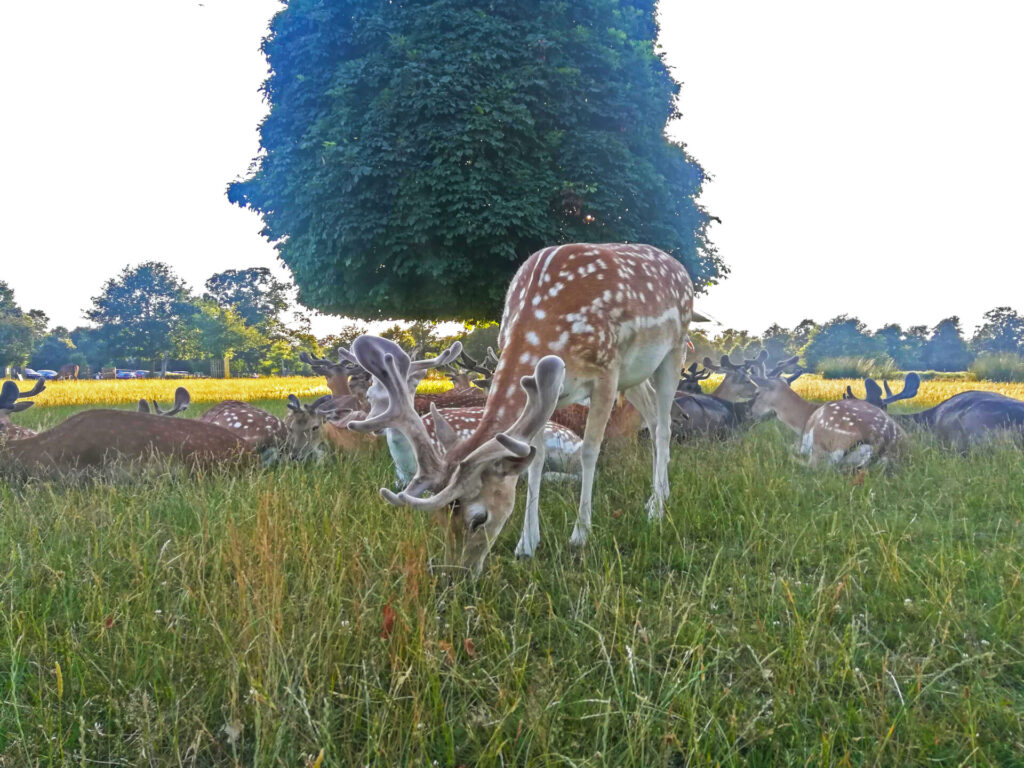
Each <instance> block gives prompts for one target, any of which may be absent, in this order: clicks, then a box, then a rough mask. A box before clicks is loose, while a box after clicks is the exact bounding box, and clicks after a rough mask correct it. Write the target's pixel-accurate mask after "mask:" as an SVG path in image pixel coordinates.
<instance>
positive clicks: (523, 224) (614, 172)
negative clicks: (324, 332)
mask: <svg viewBox="0 0 1024 768" xmlns="http://www.w3.org/2000/svg"><path fill="white" fill-rule="evenodd" d="M655 5H656V2H655V0H585V1H584V0H507V1H506V2H495V1H494V0H405V1H404V2H382V1H381V0H293V1H292V2H290V3H289V5H288V7H287V8H286V9H285V10H283V11H281V12H280V13H279V14H278V15H277V16H276V17H275V18H274V20H273V23H272V25H271V30H270V33H269V35H268V36H267V38H266V40H265V41H264V45H263V50H264V53H265V54H266V56H267V59H268V61H269V64H270V67H271V76H270V77H269V79H268V80H267V81H266V83H265V84H264V90H265V94H266V97H267V99H268V100H269V102H270V104H271V111H270V114H269V116H268V117H267V118H266V120H265V121H264V123H263V124H262V125H261V126H260V141H261V146H262V149H263V154H261V156H260V157H258V158H257V159H256V160H255V161H254V165H253V173H252V175H251V176H250V178H248V179H247V180H245V181H241V182H236V183H234V184H232V185H231V186H230V187H229V191H228V195H229V198H230V199H231V200H232V201H233V202H235V203H237V204H239V205H243V206H249V207H251V208H253V209H254V210H256V211H259V212H260V213H261V214H262V216H263V220H264V223H265V228H264V230H263V234H264V235H265V236H266V237H267V238H269V239H270V240H272V241H274V242H275V243H276V244H277V247H278V250H279V253H280V256H281V258H282V259H283V260H284V262H285V263H286V264H287V265H288V266H289V267H290V268H291V270H292V272H293V273H294V275H295V279H296V282H297V284H298V287H299V291H300V294H299V296H300V300H301V301H302V302H303V303H305V304H307V305H309V306H315V307H317V308H319V309H321V310H323V311H326V312H338V313H345V314H348V315H354V316H358V317H364V318H371V317H381V316H400V317H406V318H410V319H412V318H431V319H441V318H444V319H447V318H479V319H485V318H491V317H496V316H497V315H498V313H499V309H500V307H501V304H502V301H503V298H504V292H505V288H506V286H507V284H508V281H509V279H510V278H511V275H512V274H513V272H514V271H515V269H516V268H517V266H518V265H519V264H520V263H521V262H522V261H523V260H524V259H525V258H526V257H527V256H528V255H529V254H530V253H531V252H533V251H534V250H536V249H538V248H540V247H542V246H544V245H550V244H556V243H563V242H571V241H584V242H587V241H590V242H610V241H626V242H636V241H641V242H648V243H651V244H653V245H656V246H658V247H660V248H663V249H665V250H666V251H668V252H670V253H672V254H673V255H675V256H676V257H677V258H679V259H680V260H681V261H682V262H683V263H684V264H685V265H686V266H687V268H688V269H689V271H690V274H691V275H692V276H693V277H694V279H695V281H696V282H697V283H698V285H706V284H708V283H709V282H711V281H713V280H714V279H715V278H716V277H718V276H719V275H721V274H722V273H723V271H724V268H723V267H722V265H721V263H720V261H719V260H718V258H717V256H716V255H715V253H714V250H713V248H712V247H711V246H710V244H709V243H708V241H707V238H706V236H705V230H706V225H707V223H708V215H707V214H706V213H705V212H704V211H703V210H701V209H700V208H699V207H698V206H697V205H696V203H695V202H694V198H695V196H696V195H697V194H698V192H699V191H700V187H701V184H702V182H703V180H704V173H703V171H702V169H701V168H700V166H699V165H698V164H697V163H696V162H695V161H693V160H692V159H691V158H689V157H688V156H687V155H686V153H685V151H684V149H683V148H682V147H681V146H677V145H673V144H671V143H670V142H669V141H668V140H667V139H666V137H665V135H664V128H665V124H666V121H667V120H668V119H669V118H670V117H672V116H674V115H675V114H676V107H675V100H676V97H677V95H678V92H679V86H678V85H677V84H676V83H675V82H673V80H672V79H671V77H670V76H669V73H668V71H667V69H666V67H665V65H664V63H663V62H662V61H661V59H660V58H659V57H658V55H657V54H656V53H655V50H654V45H653V40H654V38H655V36H656V33H657V29H656V24H655Z"/></svg>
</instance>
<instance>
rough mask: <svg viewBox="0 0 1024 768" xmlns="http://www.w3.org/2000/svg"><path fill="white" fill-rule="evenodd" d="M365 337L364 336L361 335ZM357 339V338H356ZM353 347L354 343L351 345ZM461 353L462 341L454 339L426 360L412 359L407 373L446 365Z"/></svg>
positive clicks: (413, 373) (418, 372)
mask: <svg viewBox="0 0 1024 768" xmlns="http://www.w3.org/2000/svg"><path fill="white" fill-rule="evenodd" d="M362 338H365V337H362ZM357 341H358V339H357ZM352 346H353V348H355V344H353V345H352ZM461 354H462V342H461V341H456V342H455V343H454V344H452V345H451V346H450V347H448V349H446V350H445V351H444V352H442V353H441V354H439V355H438V356H437V357H431V358H429V359H427V360H413V361H411V362H410V363H409V375H413V376H415V375H418V374H420V372H421V371H422V372H423V373H426V372H427V371H428V370H429V369H430V368H437V367H439V366H442V365H448V364H449V363H450V362H451V361H452V360H454V359H455V358H457V357H458V356H459V355H461ZM407 359H408V357H407Z"/></svg>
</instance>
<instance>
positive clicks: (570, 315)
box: [349, 243, 693, 572]
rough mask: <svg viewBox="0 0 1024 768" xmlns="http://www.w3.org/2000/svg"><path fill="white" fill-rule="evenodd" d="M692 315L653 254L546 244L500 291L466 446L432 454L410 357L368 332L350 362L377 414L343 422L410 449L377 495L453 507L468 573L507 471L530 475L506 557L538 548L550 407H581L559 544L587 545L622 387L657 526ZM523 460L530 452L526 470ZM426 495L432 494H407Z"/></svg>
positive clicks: (682, 287)
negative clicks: (410, 462) (575, 476)
mask: <svg viewBox="0 0 1024 768" xmlns="http://www.w3.org/2000/svg"><path fill="white" fill-rule="evenodd" d="M692 307H693V285H692V283H691V282H690V278H689V275H687V273H686V270H685V269H684V268H683V266H682V265H681V264H680V263H679V262H678V261H676V260H675V259H673V258H672V257H670V256H668V255H667V254H665V253H663V252H662V251H659V250H658V249H656V248H653V247H651V246H647V245H627V244H620V243H612V244H603V245H592V244H586V243H575V244H568V245H562V246H554V247H550V248H545V249H543V250H540V251H538V252H536V253H535V254H533V255H532V256H530V258H529V259H527V260H526V261H525V262H524V263H523V265H522V266H521V267H520V268H519V270H518V272H517V273H516V276H515V277H514V278H513V280H512V283H511V285H510V286H509V290H508V294H507V297H506V301H505V310H504V314H503V317H502V324H501V329H500V331H499V338H498V341H499V344H500V346H501V350H502V355H501V360H500V362H499V363H498V366H497V368H496V369H495V372H494V378H493V381H492V384H491V389H490V392H489V394H488V398H487V403H486V406H485V409H484V414H483V417H482V418H481V420H480V423H479V425H478V427H477V429H476V431H475V432H474V433H473V434H472V435H471V436H469V437H468V438H466V439H465V440H462V441H459V442H458V443H456V444H455V445H453V446H452V447H451V448H450V449H449V450H447V451H446V452H444V453H443V454H442V453H441V452H439V451H438V450H437V449H436V448H435V447H434V445H433V443H432V442H431V441H430V438H429V435H427V433H426V430H425V427H424V426H423V422H422V421H421V420H420V419H419V418H418V417H417V416H416V413H415V411H414V410H413V408H412V403H411V398H410V397H409V391H408V388H407V386H408V385H407V381H406V377H407V372H408V370H409V368H410V366H411V363H410V361H409V359H408V356H407V355H405V353H404V352H401V350H400V349H397V345H394V344H390V345H389V343H388V342H386V341H385V340H383V339H378V338H376V337H370V336H363V337H361V338H360V339H357V340H356V342H355V343H354V344H353V345H352V354H353V355H354V356H355V358H356V359H357V361H358V362H359V364H360V365H362V366H363V367H364V368H366V369H367V370H369V371H370V373H372V374H373V376H374V377H375V378H376V379H377V380H379V381H380V382H381V383H382V385H383V386H384V387H385V388H386V393H387V396H388V405H387V408H386V410H384V412H383V413H379V415H374V412H373V411H371V417H370V418H369V419H368V420H367V421H365V422H354V423H352V424H350V425H349V426H350V428H351V429H362V430H375V429H382V428H384V427H391V428H395V429H398V430H400V431H401V432H402V433H403V434H405V436H406V438H407V439H408V440H409V442H410V443H411V444H412V446H413V449H414V451H415V453H416V460H417V472H416V477H415V478H414V479H413V480H412V482H411V483H410V484H409V486H408V487H407V488H406V490H405V491H404V492H402V493H400V494H397V495H396V494H393V493H391V492H390V491H388V490H386V489H384V490H382V495H384V497H385V498H386V499H387V500H388V501H390V502H391V503H394V504H403V505H407V506H410V507H414V508H418V509H423V510H439V509H445V508H447V507H448V506H449V505H451V504H454V505H455V506H454V507H453V510H454V514H453V516H452V521H453V522H452V525H453V528H458V529H459V531H460V535H462V536H464V538H465V543H464V549H463V551H464V553H466V554H465V555H464V558H463V562H464V564H466V565H467V566H468V567H469V568H471V569H472V570H473V571H474V572H479V570H480V568H481V567H482V564H483V560H484V557H485V556H486V554H487V551H488V549H489V548H490V545H491V542H492V541H493V540H494V538H495V537H496V536H497V534H498V532H499V531H500V530H501V528H502V527H503V526H504V524H505V522H506V520H507V519H508V516H509V514H510V513H511V510H512V504H513V502H514V499H515V481H516V475H518V474H520V473H522V472H523V471H527V473H528V475H527V479H528V488H527V503H526V516H525V522H524V528H523V534H522V536H521V538H520V541H519V545H518V546H517V548H516V552H517V554H519V555H521V556H531V555H533V554H534V552H535V550H536V547H537V544H538V542H539V541H540V522H539V509H538V503H539V491H540V481H541V475H542V472H543V460H542V459H543V454H544V451H545V445H544V429H543V428H544V425H545V423H546V422H547V421H548V419H549V418H550V416H551V413H552V411H553V410H554V408H555V406H556V405H562V406H565V405H568V404H569V403H571V402H580V401H582V400H584V399H586V398H588V397H589V398H590V411H589V413H588V417H587V426H586V429H585V431H584V437H583V447H582V449H581V463H582V478H583V479H582V492H581V494H580V506H579V511H578V517H577V523H576V526H575V528H574V530H573V535H572V538H571V539H570V542H571V544H572V545H574V546H580V545H582V544H583V543H584V542H585V541H586V538H587V535H588V534H589V532H590V526H591V523H590V519H591V505H592V492H593V482H594V473H595V469H596V464H597V457H598V453H599V451H600V446H601V441H602V439H603V437H604V432H605V427H606V425H607V423H608V418H609V416H610V415H611V410H612V406H613V405H614V403H615V400H616V398H617V395H618V392H619V391H623V392H625V394H626V397H627V399H628V400H629V401H630V403H631V404H633V405H634V406H635V407H636V408H637V409H638V410H639V411H640V412H641V414H642V415H643V417H644V420H645V422H646V423H647V424H648V427H649V429H650V430H651V432H652V434H653V435H654V440H653V441H652V442H653V447H654V463H653V464H654V466H653V470H654V471H653V475H654V483H653V485H654V488H653V493H652V495H651V497H650V499H649V500H648V502H647V511H648V516H649V517H650V518H652V519H658V518H660V517H662V516H663V515H664V508H665V500H666V498H667V497H668V492H669V486H668V453H669V439H670V434H669V430H670V411H671V407H672V398H673V395H674V394H675V387H676V380H677V378H678V372H679V369H680V368H681V367H682V361H683V353H684V347H685V338H686V331H687V327H688V325H689V322H690V316H691V312H692ZM456 346H458V347H459V348H460V349H461V345H456ZM453 349H454V348H453ZM451 351H452V350H449V351H448V353H450V352H451ZM448 353H445V355H442V356H441V357H446V355H447V354H448ZM457 356H458V353H457V352H456V353H455V354H454V355H452V356H451V357H449V358H447V359H445V360H443V361H441V362H439V363H437V364H445V363H447V362H449V361H450V360H451V359H454V357H457ZM531 374H532V375H531ZM524 400H525V404H524ZM534 455H539V456H540V458H538V460H537V461H536V462H532V459H533V457H534ZM424 491H430V492H431V494H432V495H431V496H430V497H428V498H419V495H420V494H421V493H423V492H424ZM456 521H457V522H456Z"/></svg>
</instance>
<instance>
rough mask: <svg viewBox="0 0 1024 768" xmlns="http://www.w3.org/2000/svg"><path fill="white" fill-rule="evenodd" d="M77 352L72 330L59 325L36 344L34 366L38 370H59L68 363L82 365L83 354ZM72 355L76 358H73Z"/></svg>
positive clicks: (33, 356) (33, 357)
mask: <svg viewBox="0 0 1024 768" xmlns="http://www.w3.org/2000/svg"><path fill="white" fill-rule="evenodd" d="M76 352H77V350H76V349H75V343H74V342H73V341H72V340H71V332H70V331H69V330H68V329H67V328H65V327H64V326H60V325H59V326H57V327H56V328H54V329H53V330H52V331H50V332H49V333H48V334H46V335H45V336H43V338H41V339H40V340H39V342H38V344H36V348H35V350H33V352H32V367H33V368H35V369H36V370H39V369H47V368H49V369H51V370H54V371H59V370H60V368H61V366H63V365H67V364H68V363H76V364H77V365H82V362H81V355H76ZM72 357H75V358H76V359H74V360H72Z"/></svg>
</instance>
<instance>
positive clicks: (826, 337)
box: [803, 315, 886, 368]
mask: <svg viewBox="0 0 1024 768" xmlns="http://www.w3.org/2000/svg"><path fill="white" fill-rule="evenodd" d="M885 353H886V345H885V342H884V341H883V340H882V339H881V338H878V337H876V336H871V335H870V334H869V333H868V332H867V327H866V326H865V325H864V323H862V322H861V321H860V320H858V319H857V318H856V317H848V316H847V315H839V316H838V317H834V318H832V319H831V320H829V321H828V322H827V323H825V324H824V325H823V326H821V329H820V330H819V331H818V332H817V333H815V334H814V335H813V336H812V337H811V339H810V341H808V343H807V346H806V347H805V348H804V352H803V356H804V359H805V360H806V362H807V365H808V366H810V367H812V368H813V367H815V366H817V364H818V363H819V362H821V361H822V360H824V359H825V358H827V357H845V356H851V357H865V358H878V357H881V356H882V355H884V354H885Z"/></svg>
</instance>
